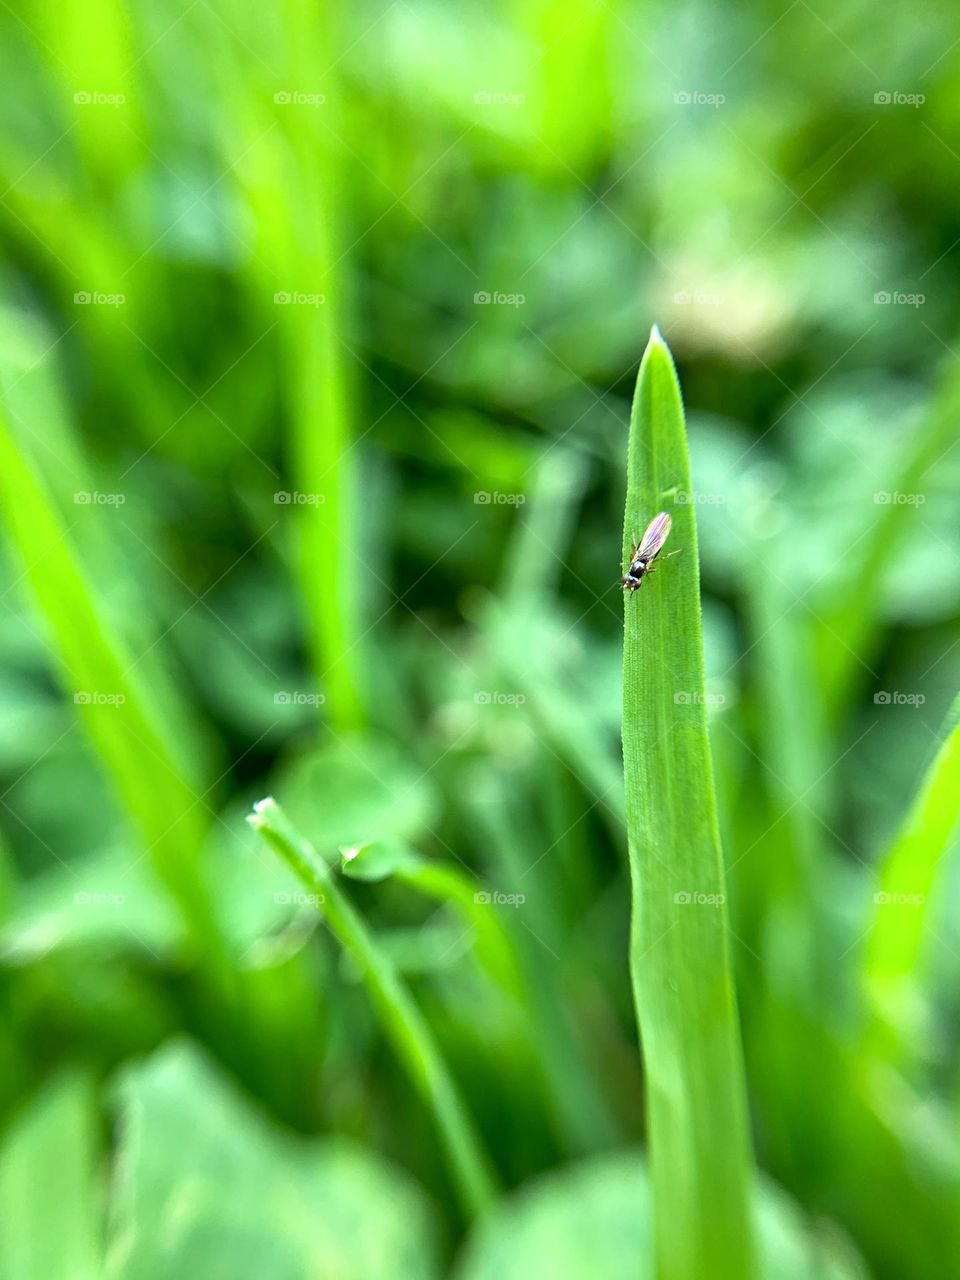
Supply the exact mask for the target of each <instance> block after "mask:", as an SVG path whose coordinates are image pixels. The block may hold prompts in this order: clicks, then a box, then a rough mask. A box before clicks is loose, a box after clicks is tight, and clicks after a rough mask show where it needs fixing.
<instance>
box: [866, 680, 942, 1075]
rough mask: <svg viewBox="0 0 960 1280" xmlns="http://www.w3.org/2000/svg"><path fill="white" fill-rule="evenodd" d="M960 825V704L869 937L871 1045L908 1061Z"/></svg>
mask: <svg viewBox="0 0 960 1280" xmlns="http://www.w3.org/2000/svg"><path fill="white" fill-rule="evenodd" d="M958 821H960V698H958V699H957V700H956V701H955V702H954V704H953V706H952V707H951V709H950V714H949V715H948V717H947V724H946V735H945V738H944V741H943V743H942V744H941V746H940V749H939V751H938V752H937V754H936V756H935V757H934V760H933V762H932V764H931V765H930V767H929V769H928V770H927V773H926V776H925V777H924V779H923V782H922V784H921V786H920V790H919V792H918V794H917V797H916V799H915V801H914V803H913V806H912V808H911V810H910V812H909V814H908V815H907V818H906V821H905V822H904V824H903V827H902V828H901V830H900V832H899V833H898V835H897V837H896V839H895V840H894V842H893V844H892V846H891V847H890V849H889V851H888V852H887V854H886V857H885V858H884V859H883V864H882V867H881V870H880V879H881V889H880V891H879V892H878V893H877V894H875V895H874V903H875V905H876V910H875V913H874V917H873V924H872V926H871V929H870V933H869V935H868V937H867V942H866V948H865V959H864V980H865V985H866V990H867V998H868V1001H869V1004H870V1013H871V1025H870V1029H869V1032H868V1037H867V1044H868V1047H872V1048H873V1049H874V1050H877V1051H880V1052H887V1051H890V1052H893V1053H894V1054H896V1055H897V1056H902V1055H903V1054H904V1053H905V1052H906V1051H907V1050H908V1048H909V1046H910V1045H911V1044H913V1043H915V1041H916V1038H917V1037H916V1033H917V1030H918V1028H917V1025H916V1024H917V1015H918V1013H919V1012H920V1009H921V1007H922V1006H921V1002H920V994H919V984H918V975H917V968H918V963H919V958H920V949H921V944H922V942H923V934H924V930H925V928H926V925H927V920H928V918H929V914H930V910H931V905H932V904H931V899H932V897H933V893H934V890H935V882H936V879H937V877H938V873H939V871H940V867H941V862H942V859H943V857H944V855H945V854H946V852H947V850H948V849H949V847H950V842H951V840H952V838H953V836H954V833H955V832H956V830H957V823H958Z"/></svg>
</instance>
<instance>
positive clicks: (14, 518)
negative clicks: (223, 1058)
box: [0, 417, 219, 953]
mask: <svg viewBox="0 0 960 1280" xmlns="http://www.w3.org/2000/svg"><path fill="white" fill-rule="evenodd" d="M0 499H2V503H0V507H2V512H3V518H4V521H5V524H6V527H7V530H8V532H9V535H10V538H11V541H12V542H13V544H14V546H15V547H16V549H17V551H18V552H19V555H20V558H21V560H22V561H23V564H24V571H23V575H22V576H23V578H24V579H25V581H26V582H27V583H28V584H29V586H30V587H31V589H32V591H33V595H34V597H35V599H36V602H37V604H38V606H39V610H40V613H41V615H42V616H43V618H44V620H45V622H46V625H47V628H48V633H49V636H50V638H51V639H52V642H53V657H54V659H55V660H56V661H57V662H58V663H59V666H60V668H61V672H62V683H63V686H64V688H65V690H66V691H67V692H68V694H69V695H71V696H72V697H73V698H74V701H75V702H76V706H77V712H78V714H79V715H80V717H81V719H82V720H83V722H84V726H85V728H86V730H87V733H88V735H89V737H90V739H91V741H92V742H93V745H94V748H95V750H96V751H97V753H98V755H99V756H100V759H101V760H102V762H103V764H104V765H105V766H106V769H107V771H108V773H109V774H110V776H111V778H112V780H113V783H114V786H115V787H116V790H117V792H118V793H119V795H120V798H121V800H122V802H123V805H124V807H125V809H126V812H127V814H128V815H129V817H130V819H131V820H132V822H133V823H134V824H135V826H136V827H137V828H138V830H139V832H140V835H141V836H142V838H143V840H144V842H145V844H146V848H147V853H148V855H149V857H150V859H151V862H152V863H153V866H154V868H155V870H156V871H157V874H158V875H159V877H160V879H161V880H162V881H163V883H164V884H165V885H166V887H167V889H168V890H169V891H170V893H171V895H172V896H173V897H174V898H175V900H176V902H177V904H178V906H179V908H180V911H181V913H182V916H183V918H184V920H185V921H186V922H187V925H188V928H189V930H190V932H191V934H192V936H193V938H194V940H195V942H196V943H197V945H198V946H199V947H200V948H202V949H203V950H204V951H205V952H207V953H209V952H210V950H211V946H212V945H213V944H214V941H215V940H216V939H217V938H218V937H219V930H218V928H217V927H216V924H215V918H214V913H213V910H212V902H211V898H210V895H209V893H208V891H207V890H206V888H205V886H204V884H203V881H202V877H201V875H200V871H199V867H198V862H197V857H198V853H199V849H200V844H201V841H202V839H203V835H204V832H205V829H206V820H205V814H204V804H203V802H202V794H201V789H200V788H199V787H198V786H197V784H196V783H195V782H194V781H193V780H192V779H191V778H190V777H189V774H188V770H187V768H185V767H184V764H183V762H182V761H181V760H180V758H179V756H178V753H177V751H176V748H175V745H174V744H172V743H171V742H169V741H168V740H167V738H166V737H165V735H164V733H163V730H162V727H161V726H162V718H161V717H160V716H159V715H157V714H156V713H155V711H154V708H153V706H152V700H151V698H150V694H149V690H148V689H146V688H145V687H144V685H143V682H142V681H141V680H140V679H138V676H137V671H136V664H135V662H134V661H133V658H132V656H131V655H130V654H129V653H128V652H127V651H126V647H125V645H124V644H123V643H122V641H121V639H120V637H119V636H118V635H117V634H116V633H115V632H114V631H113V630H112V629H111V628H110V626H109V625H108V624H107V623H106V621H105V619H104V616H103V613H102V610H101V608H100V605H99V601H98V599H97V593H96V591H95V589H94V587H93V584H92V583H91V582H90V581H89V579H88V576H87V574H86V573H85V570H84V566H83V565H82V564H81V562H80V560H79V558H78V557H77V556H76V554H75V552H74V550H73V547H72V544H71V542H70V538H69V533H70V531H69V529H68V528H66V527H65V526H64V523H63V521H62V520H61V518H60V515H59V513H58V512H57V510H56V507H55V505H54V503H53V501H52V499H51V498H50V495H49V494H48V492H47V490H46V488H45V486H44V485H43V483H42V482H41V480H40V478H39V477H38V475H37V474H36V471H35V469H34V467H33V465H32V464H31V462H30V460H29V459H28V458H27V456H26V454H25V453H24V452H23V451H22V450H21V449H20V448H19V447H18V444H17V441H16V440H15V438H14V436H13V434H12V432H11V431H10V429H9V427H8V425H7V422H6V420H5V419H4V418H2V417H0ZM214 949H216V948H214Z"/></svg>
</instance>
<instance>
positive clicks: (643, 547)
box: [620, 511, 676, 591]
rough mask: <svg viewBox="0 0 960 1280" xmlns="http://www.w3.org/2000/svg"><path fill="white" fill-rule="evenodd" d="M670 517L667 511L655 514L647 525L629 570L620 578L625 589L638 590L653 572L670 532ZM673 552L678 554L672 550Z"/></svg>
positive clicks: (631, 554)
mask: <svg viewBox="0 0 960 1280" xmlns="http://www.w3.org/2000/svg"><path fill="white" fill-rule="evenodd" d="M670 524H671V521H670V517H669V516H668V515H667V513H666V511H661V512H660V514H659V515H658V516H654V517H653V519H652V520H651V521H650V523H649V524H648V525H647V528H646V532H645V533H644V535H643V537H642V538H641V539H640V541H639V542H638V543H636V544H635V546H634V548H633V551H632V552H631V553H630V564H629V565H628V566H627V572H626V573H625V574H624V575H623V577H622V578H621V579H620V585H621V587H623V589H624V591H636V590H637V588H638V587H639V586H641V585H642V583H643V580H644V578H645V577H646V576H647V574H648V573H652V572H653V562H654V560H656V558H657V556H658V555H659V554H660V551H661V548H662V547H663V544H664V543H665V542H666V540H667V535H668V534H669V533H670ZM671 554H672V555H673V554H676V553H675V552H671Z"/></svg>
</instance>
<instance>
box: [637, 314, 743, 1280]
mask: <svg viewBox="0 0 960 1280" xmlns="http://www.w3.org/2000/svg"><path fill="white" fill-rule="evenodd" d="M689 490H690V463H689V459H688V457H687V443H686V433H685V428H684V417H683V405H682V402H681V398H680V387H679V384H678V382H677V376H676V371H675V369H674V366H673V360H672V358H671V355H670V352H669V350H668V349H667V347H666V345H665V343H664V341H663V339H662V338H661V337H660V334H659V332H658V331H657V329H656V328H655V329H654V330H653V332H652V334H651V337H650V342H649V344H648V346H647V349H646V352H645V353H644V357H643V361H642V363H641V365H640V373H639V377H638V379H637V389H636V394H635V397H634V402H633V411H632V415H631V421H630V444H629V457H628V464H627V505H626V519H625V525H624V543H623V561H624V567H625V568H626V566H627V565H628V564H629V557H630V551H631V547H632V545H633V543H634V542H635V541H636V539H637V537H638V536H639V534H641V533H642V532H643V530H644V529H645V528H646V527H647V525H648V523H649V521H650V520H651V519H652V518H653V516H654V515H656V514H657V513H658V512H660V511H663V510H665V509H669V512H670V514H671V515H672V516H673V532H672V536H671V539H670V544H671V545H670V547H669V548H668V549H669V550H676V549H679V550H680V551H681V552H682V554H681V555H678V556H677V557H676V558H675V559H673V560H671V561H670V563H669V565H663V566H662V567H660V568H659V570H658V572H656V573H655V575H654V576H653V577H652V578H650V579H648V580H646V581H644V583H643V587H642V589H641V590H637V591H625V592H624V607H625V611H626V618H625V628H624V658H623V672H624V677H623V678H624V690H623V699H624V705H623V756H624V770H625V778H626V792H627V836H628V847H629V857H630V874H631V882H632V898H633V902H632V926H631V940H630V953H631V954H630V962H631V976H632V979H633V987H634V998H635V1001H636V1007H637V1019H638V1022H639V1026H640V1038H641V1042H642V1044H643V1053H644V1063H645V1071H646V1084H647V1112H648V1126H649V1142H650V1163H651V1170H652V1175H653V1188H654V1200H655V1204H656V1230H655V1248H656V1255H657V1274H658V1275H659V1276H660V1277H662V1278H663V1280H702V1277H703V1276H705V1275H709V1276H711V1277H712V1278H713V1280H725V1278H727V1277H729V1280H749V1278H750V1277H753V1276H755V1275H756V1266H755V1253H754V1247H753V1239H752V1229H751V1222H750V1216H751V1215H750V1205H751V1200H752V1192H753V1170H752V1158H751V1152H750V1142H749V1136H748V1128H747V1113H746V1096H745V1085H744V1078H743V1066H742V1061H741V1049H740V1038H739V1031H738V1026H737V1014H736V1006H735V1000H734V989H733V977H732V973H731V964H730V955H729V950H730V947H729V939H730V931H729V927H728V924H727V912H726V898H725V890H724V869H723V862H722V854H721V850H720V836H719V832H718V828H717V818H716V806H715V799H714V791H713V773H712V767H711V761H710V746H709V741H708V737H707V723H706V709H705V706H704V696H703V688H704V665H703V637H702V631H701V617H700V584H699V568H698V560H697V535H696V527H695V524H694V514H693V513H694V508H693V506H692V505H691V504H677V505H676V506H671V497H672V495H673V494H674V493H679V492H683V493H688V492H689Z"/></svg>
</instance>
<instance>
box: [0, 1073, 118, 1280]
mask: <svg viewBox="0 0 960 1280" xmlns="http://www.w3.org/2000/svg"><path fill="white" fill-rule="evenodd" d="M97 1127H98V1116H97V1110H96V1106H95V1103H94V1097H93V1090H92V1088H91V1086H90V1083H89V1081H87V1080H86V1079H84V1078H82V1077H80V1076H69V1077H64V1078H63V1079H60V1080H58V1081H55V1082H53V1083H52V1084H49V1085H47V1086H46V1088H45V1089H43V1090H42V1092H41V1093H40V1094H39V1095H38V1096H37V1097H36V1098H35V1099H34V1101H32V1102H31V1104H30V1106H29V1107H28V1109H27V1110H26V1111H25V1112H24V1114H23V1115H21V1116H19V1117H18V1118H17V1119H16V1121H15V1122H14V1124H13V1126H12V1127H11V1129H10V1130H9V1132H8V1133H7V1134H6V1137H5V1138H4V1142H3V1146H2V1147H0V1220H2V1222H3V1229H2V1231H0V1275H2V1276H3V1277H4V1280H97V1278H98V1277H100V1276H102V1275H103V1271H102V1262H101V1242H100V1230H101V1213H102V1206H101V1201H100V1198H101V1187H100V1182H99V1174H98V1172H97V1170H96V1167H95V1161H96V1146H97Z"/></svg>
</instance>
